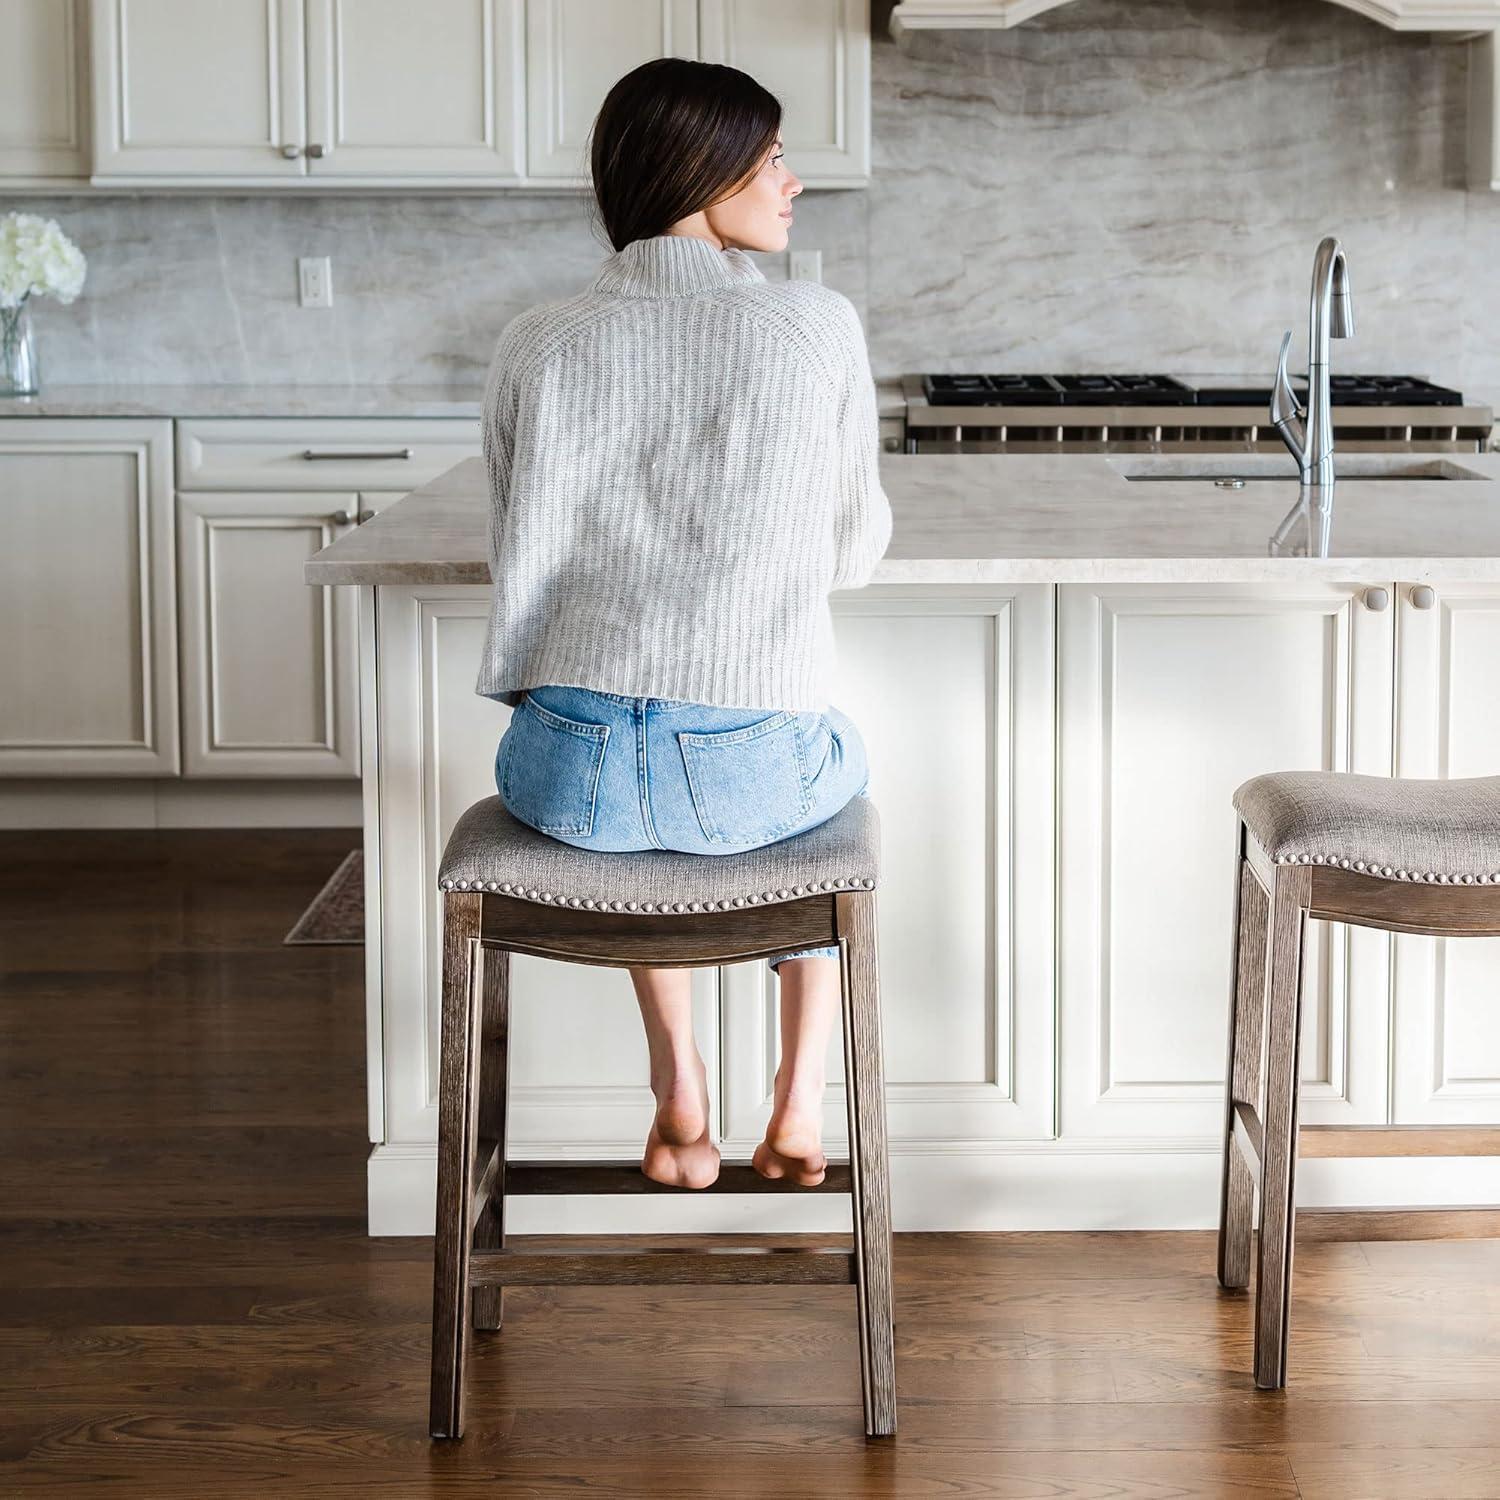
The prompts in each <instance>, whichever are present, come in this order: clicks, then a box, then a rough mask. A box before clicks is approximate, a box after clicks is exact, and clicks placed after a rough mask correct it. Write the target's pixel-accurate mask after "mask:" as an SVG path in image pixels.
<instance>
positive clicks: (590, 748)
mask: <svg viewBox="0 0 1500 1500" xmlns="http://www.w3.org/2000/svg"><path fill="white" fill-rule="evenodd" d="M608 741H609V725H608V724H585V723H583V722H582V721H580V720H578V719H569V718H567V717H565V716H564V715H562V714H559V713H553V711H552V710H551V709H550V708H543V707H542V706H541V704H540V703H533V702H532V701H531V699H530V698H523V699H522V700H521V702H520V703H519V704H517V706H516V709H515V712H514V713H513V714H512V715H511V719H510V725H509V727H508V728H507V729H506V732H505V751H504V754H503V755H502V757H501V761H500V771H499V776H500V795H501V797H502V798H503V799H504V802H505V805H506V806H507V807H508V808H509V809H510V810H511V812H512V813H513V814H514V815H515V816H516V817H517V818H519V819H520V820H521V822H523V823H529V824H530V825H531V827H533V828H535V829H536V830H537V831H538V832H540V833H575V834H587V833H592V832H593V831H594V806H595V801H596V799H597V798H598V795H599V772H600V770H601V769H602V767H603V765H604V748H605V745H606V744H607V743H608Z"/></svg>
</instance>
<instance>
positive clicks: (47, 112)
mask: <svg viewBox="0 0 1500 1500" xmlns="http://www.w3.org/2000/svg"><path fill="white" fill-rule="evenodd" d="M86 14H87V12H86V10H85V6H84V0H11V3H10V4H9V5H7V6H6V8H5V45H4V46H3V47H0V178H32V179H39V180H38V181H35V182H34V183H32V184H29V185H33V186H38V187H39V186H41V185H42V182H41V179H55V178H69V177H87V176H88V175H89V129H88V125H89V108H88V56H87V48H86V46H85V38H86V36H87V31H86V28H85V25H84V22H85V19H86ZM10 185H11V184H9V183H7V186H10Z"/></svg>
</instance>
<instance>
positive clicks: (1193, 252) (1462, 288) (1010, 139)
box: [0, 0, 1500, 406]
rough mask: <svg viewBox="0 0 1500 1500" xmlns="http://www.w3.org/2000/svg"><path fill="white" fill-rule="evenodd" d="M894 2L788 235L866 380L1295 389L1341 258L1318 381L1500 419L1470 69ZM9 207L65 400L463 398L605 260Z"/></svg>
mask: <svg viewBox="0 0 1500 1500" xmlns="http://www.w3.org/2000/svg"><path fill="white" fill-rule="evenodd" d="M890 4H891V0H874V5H873V28H874V46H873V59H872V61H873V83H874V100H873V123H874V174H873V182H872V185H871V186H870V187H869V188H868V189H866V190H863V191H855V192H832V191H825V192H819V191H813V190H809V191H808V192H806V193H805V194H804V195H803V196H802V198H801V199H800V201H799V204H798V218H797V224H796V227H795V229H794V230H793V238H792V243H793V245H794V246H796V247H799V248H820V249H821V250H822V252H823V268H824V270H823V275H824V280H825V281H827V282H828V283H829V284H830V285H832V286H836V287H838V288H839V289H840V290H841V291H844V292H846V293H848V295H849V296H850V297H852V298H853V299H854V301H855V302H856V303H857V304H858V305H859V307H860V309H861V311H862V312H863V314H864V317H865V325H866V329H867V332H868V337H869V345H870V355H871V363H872V365H873V367H874V370H875V373H876V374H877V375H879V376H890V375H896V374H900V373H903V372H907V371H923V370H975V369H993V370H1023V369H1025V370H1036V369H1043V370H1087V369H1092V370H1106V369H1112V370H1125V369H1131V370H1147V369H1149V370H1162V371H1167V372H1175V373H1192V372H1215V371H1217V372H1226V373H1237V372H1245V373H1249V372H1256V373H1264V374H1265V375H1266V376H1267V377H1269V374H1270V371H1271V369H1272V366H1273V363H1274V359H1275V354H1276V348H1277V344H1278V342H1279V340H1280V336H1281V332H1282V330H1283V329H1285V328H1293V329H1295V330H1296V331H1297V342H1296V344H1295V346H1294V361H1295V364H1296V366H1297V367H1298V368H1300V367H1301V363H1302V360H1303V358H1304V354H1303V348H1304V344H1303V340H1304V335H1305V327H1306V310H1307V292H1308V277H1309V273H1310V270H1311V266H1312V255H1313V250H1314V247H1315V246H1316V244H1317V241H1318V239H1319V238H1320V237H1321V236H1322V235H1323V234H1324V233H1328V232H1334V233H1337V234H1339V235H1340V236H1341V237H1342V239H1343V241H1344V244H1345V246H1346V248H1347V250H1348V253H1349V263H1350V269H1351V273H1352V279H1353V284H1354V290H1355V296H1356V311H1357V329H1356V332H1357V338H1356V340H1354V341H1353V342H1350V343H1348V344H1342V345H1339V344H1336V345H1335V346H1334V355H1335V359H1334V367H1335V369H1336V370H1337V369H1342V370H1345V371H1352V370H1360V371H1386V372H1396V371H1400V372H1406V373H1415V374H1422V375H1427V376H1429V377H1431V378H1433V379H1436V380H1439V381H1442V382H1444V383H1446V384H1455V385H1459V386H1461V387H1462V388H1463V389H1464V391H1465V393H1466V394H1468V395H1470V396H1471V397H1474V398H1477V399H1480V400H1485V401H1489V402H1492V403H1494V404H1496V405H1497V406H1500V193H1489V192H1471V191H1469V190H1467V189H1466V188H1465V186H1464V137H1465V118H1466V116H1465V111H1466V92H1467V49H1466V48H1465V47H1464V46H1462V45H1460V44H1455V43H1453V42H1449V41H1445V40H1443V39H1441V38H1440V37H1433V36H1428V35H1421V34H1400V33H1396V32H1392V31H1389V30H1387V29H1386V28H1384V27H1382V26H1380V25H1378V24H1376V23H1374V22H1371V21H1368V20H1365V19H1364V18H1362V17H1360V16H1358V15H1355V14H1354V13H1353V12H1351V11H1349V10H1347V9H1345V8H1343V7H1342V6H1336V5H1333V4H1330V3H1327V0H1075V3H1073V4H1070V5H1066V6H1062V7H1059V8H1058V9H1056V10H1053V11H1050V12H1048V13H1047V14H1046V15H1044V16H1042V17H1040V18H1039V19H1037V20H1035V21H1031V22H1028V23H1027V24H1025V25H1023V26H1020V27H1017V28H1014V29H1012V30H1009V31H991V32H976V31H969V32H937V33H926V34H922V35H920V36H917V37H914V38H910V39H908V42H907V43H906V44H905V45H904V47H903V48H899V49H898V48H897V46H896V45H895V44H894V43H893V42H892V41H891V40H890V36H889V32H888V30H887V20H888V17H889V12H890ZM789 162H790V164H791V165H792V167H793V168H794V169H795V167H796V158H795V151H794V150H793V151H792V152H790V153H789ZM9 208H21V209H24V210H27V211H30V212H38V213H43V214H46V215H49V216H51V217H55V218H56V219H58V220H59V222H60V223H61V224H62V226H63V228H64V229H65V230H66V231H67V233H68V234H69V235H71V236H72V237H73V238H74V239H75V240H76V241H77V243H78V244H79V245H80V246H81V247H82V249H83V250H84V252H85V254H86V255H87V256H88V259H89V276H88V281H87V284H86V285H85V288H84V292H83V295H82V296H81V297H80V298H79V299H78V301H77V302H75V303H73V304H72V305H71V306H68V307H63V306H61V305H59V304H57V303H56V302H53V301H51V300H49V299H41V300H40V301H38V302H37V303H36V304H35V311H36V319H35V321H36V325H37V330H38V337H39V339H40V343H41V349H42V372H43V378H44V382H45V383H54V382H55V383H59V384H60V383H64V382H68V383H72V382H95V381H112V382H113V381H143V382H156V383H175V382H194V383H198V382H214V383H220V382H224V383H229V382H234V383H260V384H268V383H277V384H279V383H298V384H326V383H340V382H346V381H348V382H379V383H384V382H418V383H424V384H430V383H449V384H456V385H459V386H467V385H473V386H475V388H476V389H477V386H478V384H479V382H480V380H481V379H482V376H483V372H484V368H485V366H486V364H487V362H488V359H489V355H490V350H491V348H492V347H493V343H494V339H495V336H496V334H497V333H498V332H499V330H500V328H501V327H502V326H503V325H504V323H505V322H506V320H507V319H508V318H510V317H511V316H512V315H513V314H514V313H516V312H517V311H519V310H520V309H521V308H523V307H525V306H527V305H528V304H529V303H532V302H535V301H538V300H542V299H546V298H551V297H557V296H563V295H566V294H567V293H568V292H571V291H573V290H575V289H577V288H578V287H580V286H581V285H583V284H584V283H585V282H586V281H587V279H588V278H589V276H590V275H591V274H592V272H593V269H594V267H595V266H596V265H597V263H598V261H599V259H600V257H601V256H602V255H603V254H604V253H605V248H606V247H604V246H603V244H602V242H601V241H598V240H596V239H594V238H593V236H592V233H591V229H590V222H589V213H588V208H589V204H588V200H587V199H586V198H585V197H584V196H583V195H582V194H580V193H577V192H574V193H571V194H568V195H563V194H551V195H522V194H515V195H505V194H500V195H497V196H495V197H493V198H484V197H459V196H449V197H410V198H402V197H397V196H391V197H331V196H330V197H311V198H296V197H292V196H286V197H272V196H262V197H254V196H231V195H224V196H213V197H187V196H176V197H171V196H156V197H152V196H127V195H112V196H101V197H90V198H83V197H68V196H56V197H49V198H19V197H17V198H11V199H9V200H5V199H0V210H4V209H9ZM299 255H329V256H331V257H332V261H333V287H334V306H333V307H332V308H331V309H304V308H299V307H298V306H297V302H296V281H297V277H296V258H297V257H298V256H299ZM782 261H783V257H781V256H766V257H763V259H762V264H763V266H764V268H765V270H766V274H767V275H768V276H772V277H777V276H780V275H783V274H784V268H783V265H782Z"/></svg>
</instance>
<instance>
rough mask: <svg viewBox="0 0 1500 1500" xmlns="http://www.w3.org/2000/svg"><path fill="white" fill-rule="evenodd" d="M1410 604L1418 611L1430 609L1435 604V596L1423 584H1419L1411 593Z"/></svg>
mask: <svg viewBox="0 0 1500 1500" xmlns="http://www.w3.org/2000/svg"><path fill="white" fill-rule="evenodd" d="M1411 602H1412V603H1413V605H1415V606H1416V608H1418V609H1431V608H1432V606H1433V605H1434V604H1436V603H1437V595H1436V594H1435V593H1433V591H1432V590H1431V588H1429V587H1428V585H1427V584H1425V583H1419V584H1418V585H1417V586H1416V587H1415V588H1414V589H1413V590H1412V591H1411Z"/></svg>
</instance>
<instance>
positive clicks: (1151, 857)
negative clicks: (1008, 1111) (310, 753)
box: [1058, 579, 1395, 1145]
mask: <svg viewBox="0 0 1500 1500" xmlns="http://www.w3.org/2000/svg"><path fill="white" fill-rule="evenodd" d="M1370 582H1371V583H1372V584H1379V583H1381V580H1377V579H1372V580H1370ZM1058 592H1059V601H1058V655H1059V676H1058V687H1059V696H1060V711H1059V725H1060V728H1059V736H1060V743H1059V756H1058V764H1059V768H1060V784H1059V798H1060V808H1059V858H1060V866H1061V868H1060V873H1059V903H1060V904H1059V917H1058V920H1059V927H1060V932H1059V944H1058V952H1059V974H1058V988H1059V1003H1060V1007H1061V1015H1060V1028H1059V1034H1060V1046H1061V1049H1062V1062H1061V1076H1062V1086H1061V1104H1062V1110H1061V1116H1062V1134H1063V1136H1064V1137H1084V1138H1087V1137H1104V1138H1117V1139H1118V1138H1121V1137H1142V1138H1151V1139H1154V1140H1156V1141H1160V1140H1161V1139H1163V1138H1175V1139H1181V1140H1182V1141H1183V1142H1184V1144H1185V1145H1188V1144H1196V1143H1201V1142H1202V1141H1203V1140H1205V1139H1212V1138H1213V1137H1214V1136H1215V1134H1216V1133H1217V1132H1218V1131H1219V1130H1220V1129H1221V1128H1222V1119H1223V1107H1224V1090H1225V1086H1226V1080H1225V1076H1224V1075H1225V1044H1226V1040H1227V1026H1228V1016H1229V995H1230V967H1229V965H1230V951H1231V931H1230V923H1231V913H1232V910H1233V895H1234V881H1235V853H1234V838H1235V829H1236V826H1237V819H1236V815H1235V812H1234V809H1233V805H1232V803H1231V800H1230V798H1231V795H1232V794H1233V792H1234V790H1235V788H1236V787H1237V786H1238V785H1239V784H1240V783H1241V782H1242V781H1245V780H1247V779H1248V778H1249V777H1251V776H1255V775H1258V774H1260V773H1262V772H1266V771H1277V770H1303V769H1307V770H1317V769H1328V770H1346V771H1362V772H1367V773H1371V774H1375V775H1389V774H1390V766H1391V754H1390V738H1391V682H1392V674H1391V659H1392V649H1393V638H1392V622H1393V619H1394V614H1395V612H1394V610H1392V609H1391V608H1390V607H1389V598H1390V585H1389V583H1386V584H1385V593H1384V597H1383V598H1382V597H1381V595H1380V594H1377V593H1370V594H1369V595H1367V594H1366V593H1365V591H1364V590H1363V589H1362V588H1356V587H1354V586H1351V585H1345V584H1322V583H1308V584H1280V583H1277V584H1269V583H1266V584H1241V585H1236V584H1228V583H1215V584H1205V585H1190V584H1121V585H1084V584H1076V585H1067V586H1064V587H1062V588H1060V589H1059V591H1058ZM1367 601H1369V602H1367ZM1306 938H1307V940H1306V942H1305V943H1304V946H1303V955H1304V963H1305V969H1304V979H1303V993H1304V996H1305V997H1306V998H1305V1004H1304V1014H1303V1033H1302V1067H1301V1072H1302V1078H1303V1080H1304V1087H1303V1090H1302V1119H1303V1120H1304V1121H1306V1122H1313V1121H1317V1122H1350V1123H1355V1122H1379V1121H1383V1120H1384V1119H1385V1118H1386V1113H1387V1110H1386V1079H1387V1062H1386V1059H1387V1040H1388V1029H1389V1028H1388V1020H1387V1016H1388V1008H1389V1006H1388V983H1389V950H1390V944H1389V938H1388V935H1387V934H1385V933H1382V932H1376V931H1372V930H1369V929H1362V928H1354V927H1348V926H1345V925H1343V924H1336V923H1323V922H1309V923H1308V924H1307V934H1306Z"/></svg>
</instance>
